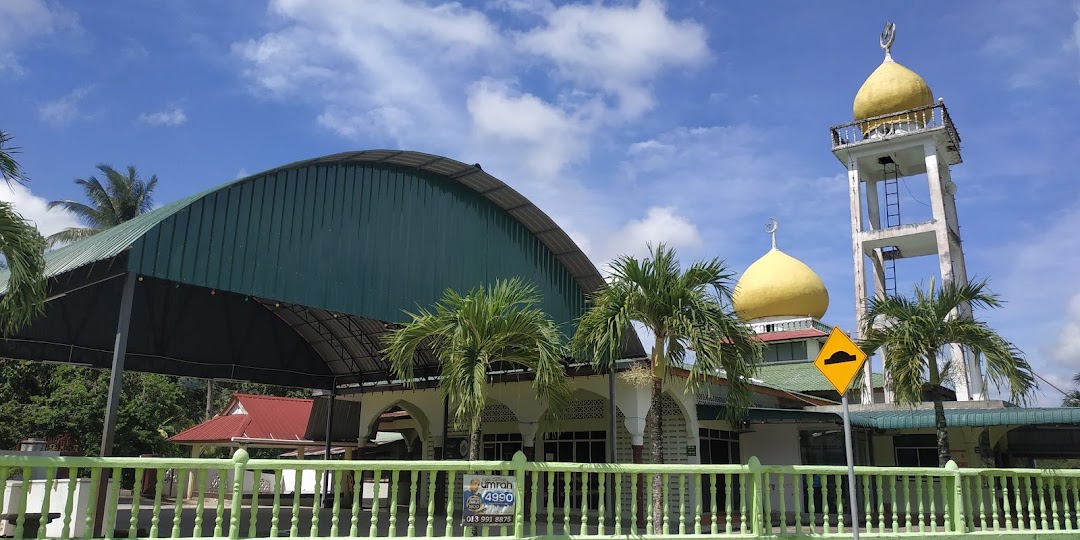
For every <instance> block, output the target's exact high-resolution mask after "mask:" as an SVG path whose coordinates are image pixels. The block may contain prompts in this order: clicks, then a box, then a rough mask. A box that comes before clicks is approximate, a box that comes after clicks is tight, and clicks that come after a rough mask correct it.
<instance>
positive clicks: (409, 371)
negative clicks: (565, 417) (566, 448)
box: [383, 278, 573, 458]
mask: <svg viewBox="0 0 1080 540" xmlns="http://www.w3.org/2000/svg"><path fill="white" fill-rule="evenodd" d="M539 302H540V295H539V293H538V291H537V289H536V287H535V286H533V285H530V284H526V283H525V282H524V281H522V280H520V279H517V278H513V279H509V280H499V281H496V282H495V285H493V286H490V287H484V286H480V287H478V288H476V289H473V290H472V291H470V292H469V293H468V294H467V295H465V296H462V295H460V294H458V293H457V292H455V291H452V290H447V291H446V292H445V293H444V294H443V297H442V299H441V300H439V301H438V302H437V303H436V304H435V306H434V309H433V310H428V309H425V308H420V309H419V310H418V311H417V312H416V313H407V314H408V315H409V316H410V317H412V322H410V323H408V324H406V325H405V326H404V327H402V328H399V329H396V330H393V331H391V332H390V333H389V335H388V336H387V340H386V343H387V345H386V349H385V350H384V351H383V352H384V353H385V354H386V357H387V360H389V362H390V365H391V369H392V370H393V372H394V374H395V376H397V377H399V378H401V379H402V380H403V381H405V383H406V385H408V384H412V381H413V377H414V376H413V362H414V358H415V356H416V350H417V349H418V348H419V347H421V346H422V345H427V344H430V345H431V346H432V348H433V349H434V351H435V354H436V356H437V357H438V358H439V362H440V364H441V376H440V377H439V389H440V391H442V393H443V395H445V396H447V397H448V398H449V400H450V403H451V409H452V410H453V411H454V421H455V422H456V423H457V424H458V425H459V426H465V427H468V428H469V430H470V433H474V434H475V432H476V431H477V430H478V429H479V428H480V413H481V412H482V411H483V410H484V406H485V405H486V404H487V393H488V374H489V372H490V371H491V369H492V366H494V365H496V364H499V363H505V364H510V366H508V367H504V369H521V368H524V369H526V370H528V371H530V372H532V374H533V375H534V377H535V378H534V379H533V388H534V390H535V391H536V396H537V398H538V399H542V400H546V401H547V403H548V411H549V412H550V413H551V414H552V416H555V417H557V416H558V415H559V413H561V412H562V411H563V409H564V408H565V406H566V404H567V402H568V401H569V399H570V394H571V392H572V391H573V387H572V385H571V384H570V380H569V379H568V378H567V377H566V368H565V366H564V365H563V363H562V358H563V353H564V350H563V337H562V335H561V334H560V333H559V330H558V327H557V326H556V325H555V322H554V321H552V319H551V317H549V316H548V315H547V314H546V313H544V312H543V311H542V310H541V309H540V308H538V307H536V305H537V304H538V303H539ZM474 438H475V437H474ZM472 447H473V449H472V450H471V451H470V454H472V453H473V452H474V451H475V449H476V444H475V441H474V444H473V445H472ZM470 457H471V458H474V457H475V456H470Z"/></svg>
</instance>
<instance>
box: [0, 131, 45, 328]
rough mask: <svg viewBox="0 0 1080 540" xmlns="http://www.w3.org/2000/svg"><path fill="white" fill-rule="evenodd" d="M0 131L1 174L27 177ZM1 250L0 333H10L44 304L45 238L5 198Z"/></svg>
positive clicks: (8, 178)
mask: <svg viewBox="0 0 1080 540" xmlns="http://www.w3.org/2000/svg"><path fill="white" fill-rule="evenodd" d="M10 141H11V136H10V135H9V134H7V133H4V132H3V131H0V178H2V179H3V180H4V182H5V183H10V182H21V181H24V180H25V179H26V176H25V175H24V174H23V171H22V169H21V168H20V167H19V163H18V162H17V161H15V158H14V157H13V153H14V149H13V148H11V147H9V146H8V145H7V144H8V142H10ZM8 187H10V184H9V186H8ZM0 254H3V258H4V269H5V270H6V272H4V273H5V274H7V276H6V277H7V291H6V292H5V293H4V297H3V299H0V334H2V335H10V334H12V333H13V332H15V331H16V330H18V329H19V328H21V327H23V326H24V325H26V324H27V323H29V322H30V321H31V320H33V319H34V318H35V317H37V316H39V315H40V314H41V312H42V311H43V310H44V306H45V295H46V292H45V241H44V240H43V239H42V238H41V234H40V233H38V230H37V228H36V227H34V226H33V225H32V224H30V223H29V222H27V221H26V220H25V219H23V217H22V216H21V215H20V214H19V213H18V212H17V211H16V210H15V207H14V206H12V205H11V203H8V202H0Z"/></svg>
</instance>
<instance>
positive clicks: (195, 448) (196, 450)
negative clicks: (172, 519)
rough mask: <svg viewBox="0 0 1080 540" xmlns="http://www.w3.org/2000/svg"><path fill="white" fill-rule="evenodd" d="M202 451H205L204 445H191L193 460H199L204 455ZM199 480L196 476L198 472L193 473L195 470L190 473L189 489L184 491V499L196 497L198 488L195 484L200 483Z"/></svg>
mask: <svg viewBox="0 0 1080 540" xmlns="http://www.w3.org/2000/svg"><path fill="white" fill-rule="evenodd" d="M202 451H203V445H201V444H193V445H191V459H199V456H201V455H202ZM198 478H199V477H198V476H196V471H193V470H192V471H188V480H187V489H185V490H184V494H183V497H184V498H185V499H190V498H192V497H194V496H195V490H196V487H197V486H196V485H195V484H196V483H197V482H198Z"/></svg>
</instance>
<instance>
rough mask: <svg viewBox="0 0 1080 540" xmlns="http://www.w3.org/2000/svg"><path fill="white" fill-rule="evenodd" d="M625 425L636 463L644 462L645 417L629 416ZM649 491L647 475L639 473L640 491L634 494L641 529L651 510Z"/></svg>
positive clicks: (638, 524) (638, 523)
mask: <svg viewBox="0 0 1080 540" xmlns="http://www.w3.org/2000/svg"><path fill="white" fill-rule="evenodd" d="M623 425H624V426H626V430H627V431H629V432H630V452H631V454H632V455H633V458H634V463H635V464H638V465H640V464H641V463H644V454H645V417H644V416H641V417H638V416H627V417H626V418H625V419H624V420H623ZM647 491H649V485H648V484H646V481H645V475H644V474H639V475H638V491H637V493H635V494H634V504H636V505H637V526H638V528H639V529H640V530H644V529H645V513H646V512H648V511H649V506H647V505H646V503H645V501H646V498H645V492H647Z"/></svg>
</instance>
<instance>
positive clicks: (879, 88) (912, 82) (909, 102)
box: [851, 23, 934, 132]
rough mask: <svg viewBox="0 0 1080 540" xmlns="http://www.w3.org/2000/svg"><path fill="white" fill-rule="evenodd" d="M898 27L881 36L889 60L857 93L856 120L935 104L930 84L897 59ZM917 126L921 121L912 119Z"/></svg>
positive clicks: (882, 121) (889, 28)
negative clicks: (895, 42) (894, 54)
mask: <svg viewBox="0 0 1080 540" xmlns="http://www.w3.org/2000/svg"><path fill="white" fill-rule="evenodd" d="M895 32H896V25H894V24H892V23H889V24H887V25H886V26H885V31H884V32H882V34H881V48H882V49H884V50H885V60H884V61H882V62H881V65H880V66H878V68H877V69H875V70H874V72H873V73H871V74H870V76H869V77H867V78H866V81H865V82H863V84H862V87H861V88H859V92H858V93H857V94H855V102H854V103H853V104H852V107H851V109H852V113H853V114H854V116H855V120H864V119H866V118H873V117H876V116H884V115H887V114H890V113H895V112H900V111H907V110H910V109H916V108H919V107H925V106H930V105H933V104H934V94H933V92H931V91H930V85H928V84H926V80H924V79H923V78H922V77H920V76H919V74H918V73H915V72H914V71H912V70H910V69H908V68H906V67H904V66H903V65H901V64H900V63H898V62H896V61H895V60H893V57H892V52H891V51H890V48H891V47H892V42H893V39H894V38H895V36H896V34H895ZM896 121H903V119H901V118H899V117H896V118H885V119H882V120H879V121H875V122H874V123H873V125H870V126H867V127H865V128H864V129H863V131H864V132H869V131H871V130H873V129H874V128H876V127H877V126H879V125H881V124H885V123H891V122H896ZM908 121H910V122H913V123H919V122H921V119H911V120H908Z"/></svg>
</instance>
